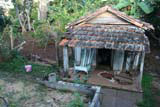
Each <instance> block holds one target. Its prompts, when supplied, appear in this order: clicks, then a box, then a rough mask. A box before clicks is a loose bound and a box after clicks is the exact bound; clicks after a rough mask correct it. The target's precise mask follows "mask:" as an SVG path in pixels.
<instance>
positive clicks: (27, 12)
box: [26, 10, 32, 31]
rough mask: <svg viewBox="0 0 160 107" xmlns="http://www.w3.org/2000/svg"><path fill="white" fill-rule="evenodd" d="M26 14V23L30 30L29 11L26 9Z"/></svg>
mask: <svg viewBox="0 0 160 107" xmlns="http://www.w3.org/2000/svg"><path fill="white" fill-rule="evenodd" d="M26 14H27V23H28V30H29V31H31V28H32V27H31V22H30V11H29V10H26Z"/></svg>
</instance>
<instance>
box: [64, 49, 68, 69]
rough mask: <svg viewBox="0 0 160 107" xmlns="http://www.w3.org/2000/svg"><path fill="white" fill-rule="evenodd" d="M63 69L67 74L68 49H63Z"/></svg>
mask: <svg viewBox="0 0 160 107" xmlns="http://www.w3.org/2000/svg"><path fill="white" fill-rule="evenodd" d="M63 67H64V72H67V71H68V69H69V59H68V47H63Z"/></svg>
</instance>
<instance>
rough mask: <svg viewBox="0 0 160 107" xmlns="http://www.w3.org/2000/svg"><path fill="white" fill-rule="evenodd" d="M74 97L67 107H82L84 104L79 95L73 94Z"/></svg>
mask: <svg viewBox="0 0 160 107" xmlns="http://www.w3.org/2000/svg"><path fill="white" fill-rule="evenodd" d="M74 97H75V98H74V99H73V100H72V101H71V102H69V104H68V105H67V107H84V102H83V100H82V98H81V96H80V94H79V93H75V94H74Z"/></svg>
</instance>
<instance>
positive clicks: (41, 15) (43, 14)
mask: <svg viewBox="0 0 160 107" xmlns="http://www.w3.org/2000/svg"><path fill="white" fill-rule="evenodd" d="M47 4H48V1H47V0H39V8H38V20H45V19H46V18H47V11H48V9H47Z"/></svg>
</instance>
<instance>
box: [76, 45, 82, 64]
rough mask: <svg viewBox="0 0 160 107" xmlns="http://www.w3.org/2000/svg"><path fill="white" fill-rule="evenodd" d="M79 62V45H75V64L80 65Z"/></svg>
mask: <svg viewBox="0 0 160 107" xmlns="http://www.w3.org/2000/svg"><path fill="white" fill-rule="evenodd" d="M80 63H81V47H75V64H76V65H80Z"/></svg>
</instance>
